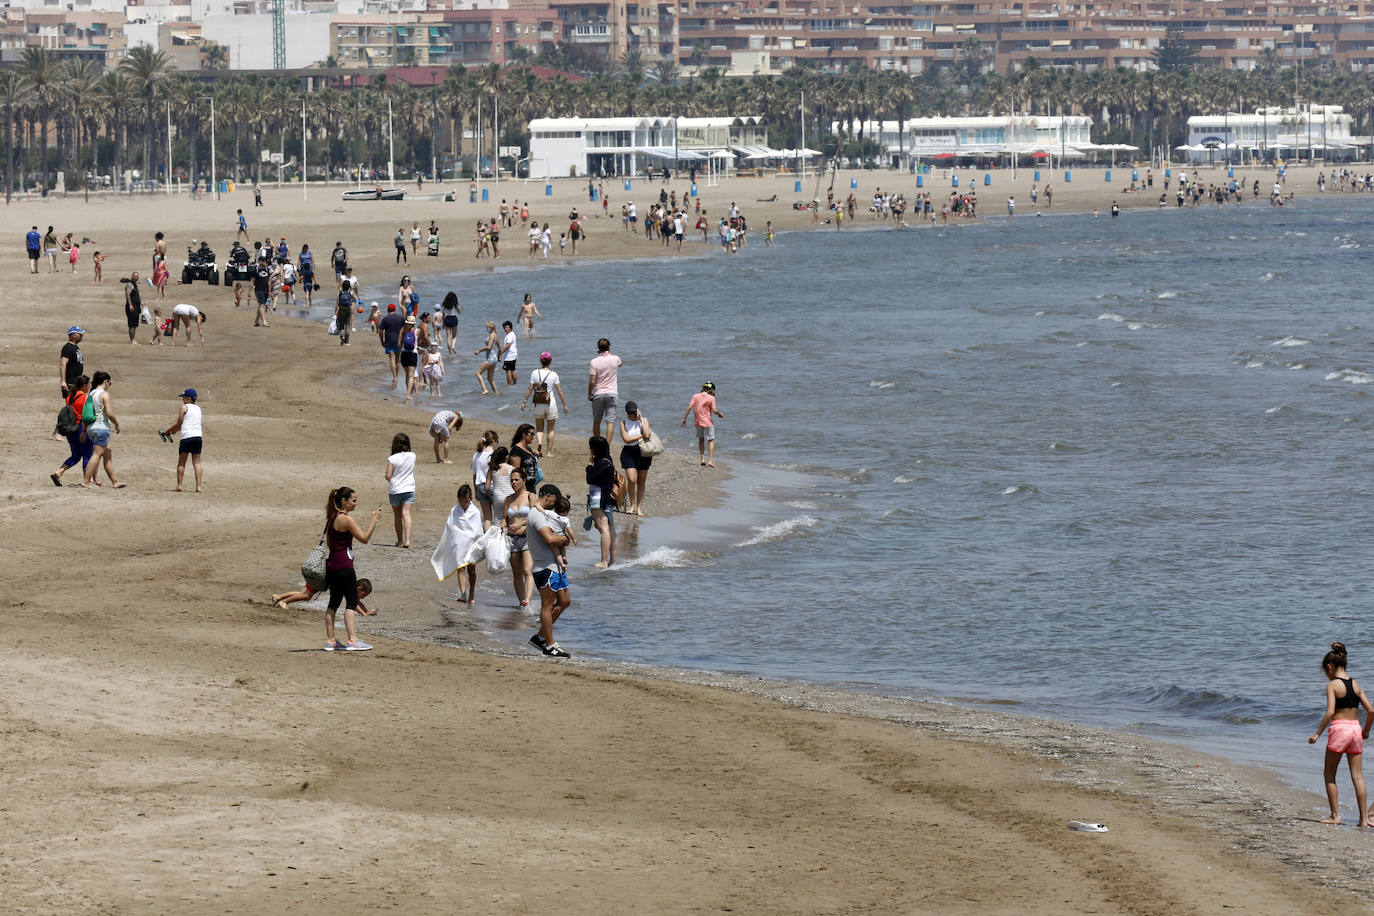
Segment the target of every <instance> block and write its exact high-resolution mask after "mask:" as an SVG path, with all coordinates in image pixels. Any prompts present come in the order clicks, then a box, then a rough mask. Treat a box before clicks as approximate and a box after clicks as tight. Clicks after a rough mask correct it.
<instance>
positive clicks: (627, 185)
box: [625, 178, 630, 191]
mask: <svg viewBox="0 0 1374 916" xmlns="http://www.w3.org/2000/svg"><path fill="white" fill-rule="evenodd" d="M625 190H627V191H628V190H630V179H628V178H626V179H625Z"/></svg>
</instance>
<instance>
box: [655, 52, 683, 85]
mask: <svg viewBox="0 0 1374 916" xmlns="http://www.w3.org/2000/svg"><path fill="white" fill-rule="evenodd" d="M681 76H682V71H681V70H679V69H678V65H677V61H674V60H669V59H666V58H665V59H663V60H660V61H659V62H658V63H656V64H654V66H653V68H652V69H651V70H650V71H649V78H650V79H652V80H653V81H654V82H656V83H658V84H659V85H660V86H674V85H676V84H677V81H678V80H679V79H680V78H681Z"/></svg>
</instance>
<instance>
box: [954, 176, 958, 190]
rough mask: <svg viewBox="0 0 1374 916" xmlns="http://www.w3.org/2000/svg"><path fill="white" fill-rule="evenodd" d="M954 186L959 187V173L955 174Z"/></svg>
mask: <svg viewBox="0 0 1374 916" xmlns="http://www.w3.org/2000/svg"><path fill="white" fill-rule="evenodd" d="M954 187H956V188H957V187H959V176H958V175H955V176H954Z"/></svg>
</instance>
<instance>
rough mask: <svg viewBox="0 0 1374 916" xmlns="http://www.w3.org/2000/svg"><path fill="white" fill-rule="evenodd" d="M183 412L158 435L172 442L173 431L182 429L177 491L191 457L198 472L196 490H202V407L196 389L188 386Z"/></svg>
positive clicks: (183, 402) (184, 392)
mask: <svg viewBox="0 0 1374 916" xmlns="http://www.w3.org/2000/svg"><path fill="white" fill-rule="evenodd" d="M177 397H179V398H181V413H180V414H178V415H177V421H176V422H175V423H173V424H172V425H171V426H169V427H167V428H166V429H163V430H158V435H159V436H161V437H162V440H163V441H164V442H170V441H171V436H172V434H173V433H175V432H177V431H178V430H180V432H181V438H180V441H179V442H178V443H177V488H176V492H178V493H180V492H181V481H182V479H183V478H185V477H186V459H187V458H190V459H191V466H192V468H193V469H194V470H195V474H196V492H197V493H199V492H201V489H200V484H201V480H202V479H203V474H202V473H201V469H200V449H201V445H202V444H203V438H202V437H203V435H204V433H203V432H202V431H201V423H200V407H199V406H197V404H196V389H194V388H187V389H186V390H185V391H183V392H182V393H181V394H179V395H177Z"/></svg>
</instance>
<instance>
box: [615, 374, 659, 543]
mask: <svg viewBox="0 0 1374 916" xmlns="http://www.w3.org/2000/svg"><path fill="white" fill-rule="evenodd" d="M653 434H654V431H653V430H652V429H650V428H649V420H648V418H647V417H645V416H644V415H643V414H642V413H640V412H639V405H638V404H636V403H635V402H634V401H626V402H625V419H623V420H621V421H620V439H621V441H622V442H624V443H625V445H624V446H622V447H621V449H620V467H621V468H622V469H623V470H624V471H625V503H626V506H627V507H628V508H626V509H625V514H626V515H634V516H638V517H639V518H643V517H644V482H645V481H646V480H647V479H648V477H649V467H650V466H651V465H652V464H653V463H654V459H653V456H652V455H646V454H644V453H643V451H641V449H640V446H641V444H643V443H645V442H648V441H649V437H650V436H652V435H653Z"/></svg>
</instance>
